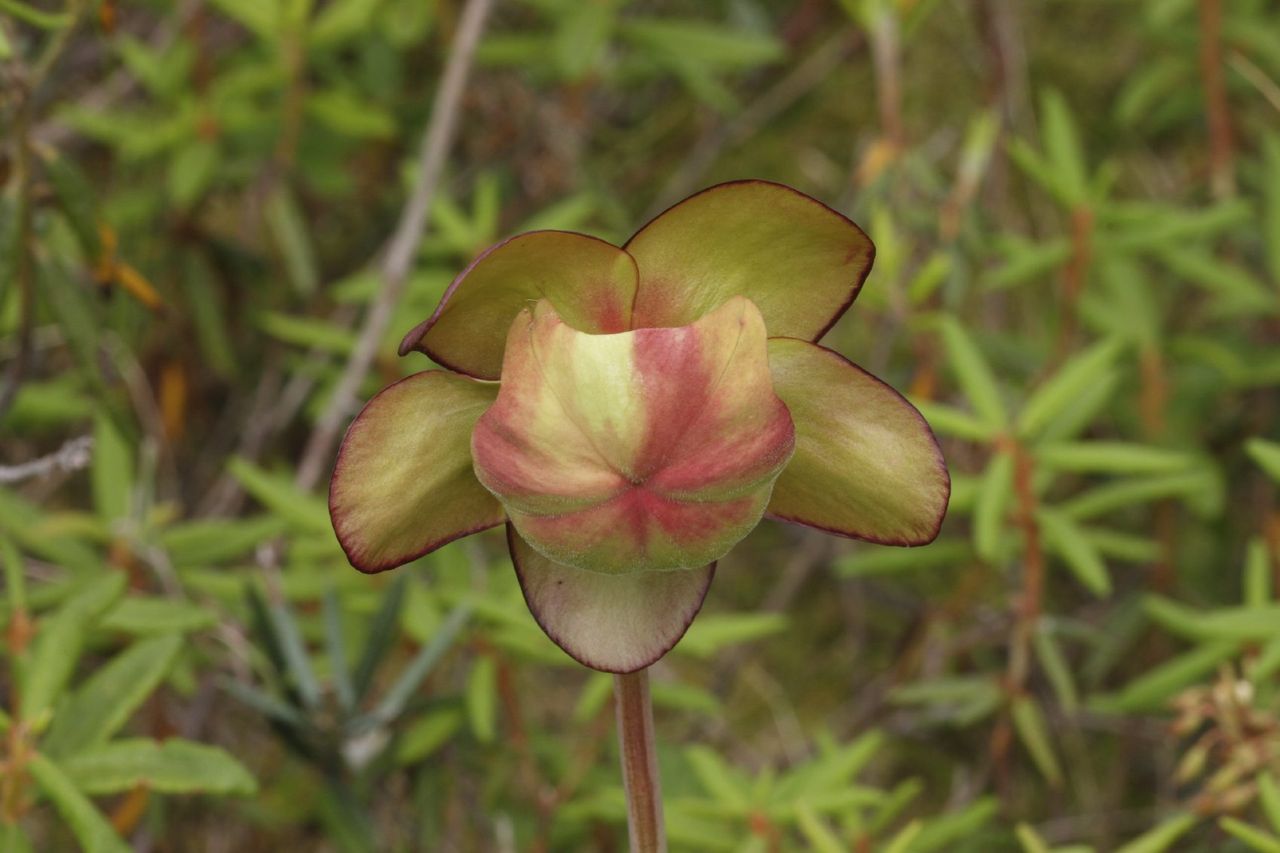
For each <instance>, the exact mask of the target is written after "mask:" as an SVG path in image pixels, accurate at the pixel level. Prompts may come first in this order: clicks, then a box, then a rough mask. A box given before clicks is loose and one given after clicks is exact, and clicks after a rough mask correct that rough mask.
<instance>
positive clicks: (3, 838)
mask: <svg viewBox="0 0 1280 853" xmlns="http://www.w3.org/2000/svg"><path fill="white" fill-rule="evenodd" d="M4 47H5V45H4V30H0V59H5V58H6V57H5V53H4ZM0 850H4V851H6V853H35V848H34V847H32V846H31V839H30V838H28V837H27V834H26V833H25V832H23V831H22V827H21V825H19V824H17V823H5V822H4V821H0Z"/></svg>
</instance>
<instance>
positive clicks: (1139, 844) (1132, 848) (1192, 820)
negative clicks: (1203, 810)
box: [1116, 814, 1200, 853]
mask: <svg viewBox="0 0 1280 853" xmlns="http://www.w3.org/2000/svg"><path fill="white" fill-rule="evenodd" d="M1199 822H1200V819H1199V818H1198V817H1196V816H1195V815H1191V814H1177V815H1174V816H1173V817H1171V818H1169V819H1167V820H1165V821H1164V822H1162V823H1161V824H1160V825H1158V826H1156V827H1155V828H1153V829H1149V830H1147V831H1146V832H1144V833H1142V835H1139V836H1138V837H1137V838H1135V839H1133V840H1132V841H1130V842H1129V843H1128V844H1125V845H1123V846H1121V847H1119V848H1117V849H1116V853H1163V851H1165V850H1170V849H1172V844H1173V843H1174V842H1175V841H1177V840H1178V839H1179V838H1181V837H1182V836H1184V835H1186V834H1187V833H1188V832H1189V831H1190V830H1191V828H1192V827H1193V826H1195V825H1196V824H1197V823H1199Z"/></svg>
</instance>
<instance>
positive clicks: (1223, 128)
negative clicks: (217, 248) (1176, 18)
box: [1199, 0, 1236, 198]
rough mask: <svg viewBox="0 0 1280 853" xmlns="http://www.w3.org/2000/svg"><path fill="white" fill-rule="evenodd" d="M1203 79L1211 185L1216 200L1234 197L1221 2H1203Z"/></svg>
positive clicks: (1201, 29)
mask: <svg viewBox="0 0 1280 853" xmlns="http://www.w3.org/2000/svg"><path fill="white" fill-rule="evenodd" d="M1199 9H1200V78H1201V82H1202V85H1203V86H1204V97H1205V110H1206V113H1207V118H1208V121H1209V182H1210V187H1211V189H1212V190H1213V194H1214V196H1215V197H1216V198H1227V197H1229V196H1232V195H1234V194H1235V189H1236V178H1235V166H1234V164H1233V154H1232V148H1233V147H1234V143H1233V142H1232V138H1231V110H1230V107H1229V106H1228V104H1227V85H1226V80H1225V79H1224V75H1223V73H1222V64H1223V63H1222V0H1200V5H1199Z"/></svg>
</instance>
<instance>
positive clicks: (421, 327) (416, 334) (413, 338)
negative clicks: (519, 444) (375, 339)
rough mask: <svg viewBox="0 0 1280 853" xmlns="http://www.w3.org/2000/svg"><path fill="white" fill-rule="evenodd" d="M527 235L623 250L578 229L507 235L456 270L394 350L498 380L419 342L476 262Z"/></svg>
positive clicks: (549, 229) (544, 230) (453, 368)
mask: <svg viewBox="0 0 1280 853" xmlns="http://www.w3.org/2000/svg"><path fill="white" fill-rule="evenodd" d="M530 234H571V235H573V236H574V237H585V238H586V239H588V240H594V241H595V242H597V243H603V244H604V245H606V246H608V247H610V248H611V249H618V251H624V250H622V249H619V247H617V246H615V245H613V244H612V243H610V242H609V241H608V240H601V239H600V238H599V237H593V236H591V235H590V234H583V233H581V232H579V231H562V230H559V229H555V228H540V229H537V230H535V231H524V232H522V233H520V234H514V235H512V236H510V237H508V238H506V239H505V240H499V241H498V242H497V243H494V244H493V245H492V246H490V247H489V248H487V249H485V250H484V251H483V252H481V253H480V254H479V255H476V258H475V260H473V261H472V262H471V263H469V264H467V266H466V269H464V270H463V271H462V272H460V273H458V275H457V276H456V277H455V278H454V279H453V281H451V282H450V283H449V286H448V287H447V288H445V291H444V295H443V296H441V297H440V304H439V305H437V306H436V310H435V311H433V312H431V316H430V317H428V318H427V319H425V320H423V321H422V322H421V323H419V324H418V325H416V326H414V327H413V328H412V329H410V330H409V331H408V333H407V334H405V336H404V337H403V338H402V339H401V340H400V346H399V347H398V348H397V350H396V352H397V353H399V354H400V356H402V357H403V356H406V355H408V354H409V353H411V352H414V351H417V352H420V353H422V354H423V355H425V356H427V357H429V358H430V359H431V360H432V361H434V362H435V363H436V364H439V365H440V366H441V367H446V368H448V369H449V370H452V371H453V372H454V373H461V374H462V375H463V376H470V377H471V378H473V379H487V380H492V379H497V377H496V376H475V375H474V374H471V373H468V372H467V371H465V370H462V369H461V368H459V367H457V366H456V365H453V364H450V363H449V362H448V361H447V360H446V359H443V358H441V357H440V355H439V353H435V352H432V351H431V349H430V348H428V347H426V346H424V345H423V343H422V339H423V338H425V337H426V335H427V332H429V331H431V327H432V326H434V325H435V324H436V321H437V320H439V319H440V315H441V314H443V313H444V309H445V306H447V305H448V304H449V300H450V298H452V296H453V294H454V291H456V290H457V289H458V287H459V286H461V284H462V282H463V281H464V280H465V279H466V277H467V276H468V275H470V274H471V271H472V270H473V269H475V268H476V265H477V264H479V263H480V262H481V261H483V260H484V259H485V258H487V257H489V255H491V254H493V253H494V252H496V251H497V250H498V249H501V248H502V247H503V246H505V245H507V244H508V243H510V242H512V241H514V240H520V239H523V238H525V237H528V236H529V235H530ZM632 263H634V260H633V261H632Z"/></svg>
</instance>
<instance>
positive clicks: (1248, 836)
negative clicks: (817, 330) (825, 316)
mask: <svg viewBox="0 0 1280 853" xmlns="http://www.w3.org/2000/svg"><path fill="white" fill-rule="evenodd" d="M489 5H490V4H489V3H488V2H484V0H468V2H463V0H178V2H159V0H138V2H131V3H120V2H115V0H66V2H61V0H0V563H2V564H3V568H4V575H3V577H4V600H3V606H2V607H0V611H2V612H0V618H3V620H4V625H3V628H4V633H3V636H4V645H5V651H6V657H5V661H6V663H5V664H4V665H3V666H0V698H3V709H4V710H3V713H0V849H3V850H5V851H24V850H38V851H62V850H75V849H78V847H83V848H84V849H88V850H94V851H98V850H101V851H119V850H129V849H132V850H137V851H230V850H234V851H241V853H249V851H259V850H262V851H266V850H298V851H310V850H317V851H320V850H324V851H364V850H373V849H377V850H405V851H410V850H432V851H435V850H440V851H489V850H495V851H526V850H527V851H561V850H564V851H576V850H599V851H620V850H623V849H625V812H624V807H623V800H622V793H621V790H620V777H619V773H618V769H617V767H618V765H617V756H616V747H615V743H614V732H613V719H612V710H611V698H610V680H609V678H608V677H607V676H604V675H601V674H597V673H592V672H589V671H587V670H584V669H583V668H582V667H580V666H578V665H577V664H575V663H573V662H572V661H571V660H570V659H569V658H567V657H566V656H565V655H564V654H563V653H561V652H560V651H559V650H558V649H557V648H556V647H555V646H553V645H552V644H551V643H550V642H549V641H548V640H546V639H545V637H544V636H543V634H542V633H541V631H540V630H539V629H538V628H537V627H536V626H535V624H534V622H533V620H532V619H531V617H530V616H529V614H528V612H527V610H526V608H525V605H524V602H523V600H522V598H521V595H520V592H519V589H518V587H517V585H516V583H515V578H514V575H513V572H512V570H511V567H510V563H509V561H508V559H507V556H506V551H505V548H504V547H503V542H502V537H501V533H500V532H496V531H495V532H490V533H486V534H483V535H481V536H479V537H473V538H471V539H467V540H464V541H461V542H458V543H455V544H453V545H450V546H448V547H446V548H444V549H442V550H440V551H438V552H436V553H434V554H432V555H430V556H428V557H426V558H423V559H421V560H419V561H417V562H416V563H414V564H412V565H410V566H407V567H405V568H402V569H400V570H398V571H396V572H391V573H386V574H383V575H378V576H363V575H360V574H359V573H357V572H356V571H354V570H352V569H351V568H350V567H349V566H348V565H347V562H346V560H345V559H344V557H343V555H342V553H341V551H340V550H339V548H338V546H337V543H336V541H335V540H334V536H333V532H332V530H331V528H330V525H329V520H328V513H327V511H326V506H325V496H324V495H325V486H326V483H327V480H328V475H329V470H330V466H331V462H332V454H333V450H334V443H335V442H336V440H337V438H339V437H340V435H341V430H342V429H344V428H345V426H346V423H347V422H348V421H349V420H350V418H351V416H352V414H353V413H354V411H355V408H354V407H355V406H356V405H358V403H359V402H360V401H362V400H364V399H367V398H368V397H369V396H371V395H372V394H373V393H374V392H375V391H376V390H377V389H378V388H380V387H381V386H383V385H385V384H386V383H388V382H390V381H392V380H395V379H397V378H399V377H401V376H405V375H408V374H410V373H412V372H416V371H418V370H421V369H424V368H426V367H428V366H429V365H428V362H427V361H426V359H425V357H424V356H420V355H417V354H414V355H411V356H410V357H408V358H404V359H400V358H397V357H396V356H395V347H396V344H397V343H398V341H399V339H400V336H401V335H402V334H403V333H404V332H405V331H406V330H407V329H409V328H410V327H412V326H413V325H415V324H417V323H418V322H419V321H420V320H422V319H423V318H424V317H425V316H426V315H427V314H428V313H429V312H430V311H431V310H432V308H433V307H434V305H435V303H436V302H437V300H438V299H439V297H440V295H441V293H442V292H443V289H444V287H445V286H446V285H447V284H448V282H449V281H450V280H451V279H452V278H453V276H454V275H455V274H456V273H457V272H458V271H459V270H461V269H462V268H463V267H464V266H465V265H466V264H467V263H468V261H469V260H470V259H471V258H473V257H474V256H475V255H476V254H477V253H478V252H479V251H481V250H482V249H484V248H485V247H487V246H488V245H490V244H491V243H493V242H494V241H496V240H498V239H500V238H502V237H504V236H507V235H510V234H512V233H516V232H519V231H523V230H527V229H531V228H562V229H575V230H583V231H587V232H589V233H592V234H596V235H599V236H602V237H605V238H607V239H609V240H612V241H615V242H620V241H622V240H625V239H626V237H627V236H628V235H629V234H630V233H631V232H632V231H633V230H634V229H636V228H637V227H638V226H639V225H640V224H642V223H643V222H644V221H645V220H646V219H648V218H649V217H650V216H652V215H653V214H655V213H656V212H658V211H660V210H662V209H663V208H664V207H665V206H667V205H669V204H670V203H672V202H674V201H677V200H679V199H680V198H682V197H684V196H685V195H687V194H689V193H691V192H693V191H695V190H698V189H701V188H703V187H705V186H708V185H710V184H712V183H715V182H718V181H721V180H727V179H734V178H743V177H758V178H766V179H771V180H775V181H782V182H785V183H788V184H791V185H793V186H795V187H797V188H798V189H800V190H803V191H804V192H806V193H809V194H811V195H813V196H815V197H817V198H819V199H821V200H823V201H825V202H826V203H828V204H830V205H831V206H833V207H835V208H837V209H838V210H840V211H842V212H844V213H846V214H848V215H849V216H851V217H852V218H854V219H855V220H856V221H857V222H858V223H859V224H860V225H862V226H863V228H864V229H865V230H866V231H867V232H868V233H869V234H870V235H871V237H872V239H873V240H874V241H875V243H876V245H877V247H878V257H877V260H876V264H875V268H874V270H873V272H872V274H871V277H870V279H869V280H868V282H867V284H866V287H865V289H864V290H863V292H862V295H861V296H860V298H859V300H858V302H857V303H856V304H855V305H854V307H853V309H852V310H851V311H850V313H849V314H848V316H847V317H846V318H845V319H844V320H843V321H841V323H840V324H839V325H838V326H837V327H836V328H835V330H834V331H833V332H832V333H831V335H829V336H828V337H827V339H826V341H825V342H826V343H827V344H828V345H830V346H833V347H836V348H838V349H840V350H841V351H842V352H844V353H845V354H846V355H848V356H849V357H850V358H852V359H853V360H855V361H856V362H858V363H859V364H862V365H863V366H865V367H866V368H867V369H869V370H871V371H873V372H874V373H876V374H877V375H879V376H882V377H884V378H885V379H886V380H888V381H889V382H891V383H892V384H893V385H894V386H895V387H897V388H898V389H900V390H902V391H903V392H904V393H906V394H908V395H909V396H910V398H911V399H912V400H913V402H915V403H917V404H918V405H919V406H920V408H921V410H922V411H923V412H924V413H925V414H926V416H927V417H928V418H929V420H930V422H931V423H932V425H933V426H934V428H935V430H936V431H937V433H938V434H939V436H940V437H941V438H942V440H943V443H944V447H945V450H946V453H947V458H948V461H949V463H950V466H951V471H952V476H953V478H954V493H953V497H952V501H951V509H950V513H949V517H948V519H947V522H946V525H945V527H944V528H943V531H942V534H941V536H940V537H939V539H938V540H937V541H936V542H935V543H934V544H932V545H930V546H928V547H924V548H919V549H911V550H898V549H892V548H882V547H877V546H872V545H864V544H860V543H856V542H851V541H844V540H835V539H831V538H829V537H826V536H823V535H821V534H818V533H816V532H811V531H807V530H802V529H800V528H795V527H788V526H783V525H778V524H775V523H772V522H766V523H764V524H763V525H762V526H761V527H760V528H759V529H758V530H757V531H756V532H755V533H754V534H752V536H751V537H749V538H748V539H747V540H746V541H745V542H744V543H742V544H741V545H739V546H738V547H737V548H736V549H735V550H734V551H733V552H732V554H731V555H730V556H729V557H728V558H727V559H725V560H724V561H723V562H722V563H721V566H720V570H719V572H718V576H717V578H716V582H715V584H714V585H713V587H712V590H711V594H710V597H709V599H708V602H707V605H706V607H705V609H704V611H703V613H702V615H701V616H700V617H699V619H698V620H697V621H696V623H695V624H694V627H693V628H692V629H691V630H690V632H689V634H688V636H687V637H686V638H685V640H684V641H683V642H682V643H681V644H680V645H679V646H678V647H677V648H676V649H675V650H674V651H673V652H672V653H671V654H670V655H669V656H668V657H667V658H666V659H664V660H663V661H662V662H661V663H660V664H659V665H658V666H657V667H655V671H654V675H653V678H654V687H653V690H654V698H655V702H656V705H657V728H658V735H659V740H660V743H661V763H662V772H663V781H664V784H665V790H666V800H667V806H666V813H667V820H668V825H669V831H670V835H671V841H672V847H673V849H676V850H690V851H703V850H706V851H717V850H724V851H762V853H768V852H769V851H790V850H819V851H823V852H824V853H834V852H835V851H858V852H859V853H862V851H893V853H927V851H1006V850H1007V851H1025V853H1043V851H1050V850H1058V851H1066V850H1070V851H1076V853H1082V851H1086V850H1097V851H1110V850H1123V851H1125V853H1154V851H1161V850H1185V851H1232V850H1257V851H1264V853H1265V852H1266V851H1280V787H1278V786H1277V783H1276V781H1275V778H1273V776H1272V772H1273V771H1280V695H1278V694H1277V689H1276V672H1277V670H1278V669H1280V604H1277V602H1276V598H1275V586H1276V580H1277V574H1278V572H1280V508H1278V507H1277V489H1278V488H1280V486H1278V483H1280V427H1278V426H1277V414H1278V410H1280V394H1278V393H1277V389H1278V388H1280V6H1277V4H1276V3H1275V2H1274V1H1273V0H1231V2H1226V0H1042V1H1041V2H1037V3H1019V2H1016V0H842V2H834V0H798V2H790V3H787V2H779V1H778V0H715V2H693V0H635V2H624V1H623V0H497V2H495V3H493V4H492V9H489V8H487V7H488V6H489ZM486 12H487V13H488V14H485V13H486ZM476 41H478V44H474V51H472V50H470V49H469V47H470V46H471V45H472V44H473V43H475V42H476ZM451 45H452V46H454V47H453V48H451ZM450 57H453V59H452V60H450ZM447 62H452V64H453V71H454V78H455V79H453V81H452V83H449V82H442V81H443V77H444V76H445V75H444V69H445V67H446V63H447ZM463 72H467V77H466V80H465V85H463V86H459V85H458V84H459V83H461V82H463V81H462V77H461V76H460V75H461V73H463ZM450 124H454V125H456V133H455V134H453V136H452V139H450V137H449V134H448V133H447V132H446V131H447V130H448V128H449V125H450ZM424 137H425V139H426V145H425V151H426V156H425V157H424V156H423V155H422V154H420V151H422V150H424V149H423V148H422V146H423V143H422V142H421V140H423V139H424ZM446 155H447V156H446ZM393 235H399V236H398V238H396V239H393ZM419 237H421V240H420V241H419V239H418V238H419Z"/></svg>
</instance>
